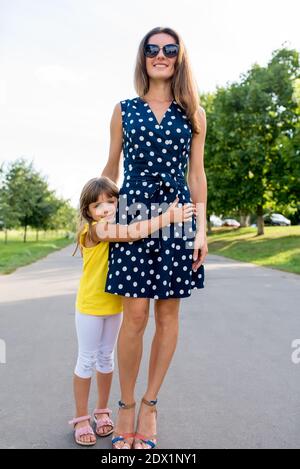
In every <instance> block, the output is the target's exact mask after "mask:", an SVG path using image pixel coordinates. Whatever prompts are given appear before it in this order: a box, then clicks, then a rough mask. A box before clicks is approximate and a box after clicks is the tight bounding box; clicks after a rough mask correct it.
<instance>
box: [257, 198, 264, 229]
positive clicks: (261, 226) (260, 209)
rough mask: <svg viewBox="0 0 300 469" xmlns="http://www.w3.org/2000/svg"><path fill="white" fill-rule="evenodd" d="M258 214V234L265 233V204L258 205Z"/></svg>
mask: <svg viewBox="0 0 300 469" xmlns="http://www.w3.org/2000/svg"><path fill="white" fill-rule="evenodd" d="M256 215H257V236H261V235H263V234H264V219H263V206H262V205H258V206H257V209H256Z"/></svg>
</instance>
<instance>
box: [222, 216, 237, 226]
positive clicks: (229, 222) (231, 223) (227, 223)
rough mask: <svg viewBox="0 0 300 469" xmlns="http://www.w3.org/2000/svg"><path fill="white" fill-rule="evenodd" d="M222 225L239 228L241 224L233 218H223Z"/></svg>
mask: <svg viewBox="0 0 300 469" xmlns="http://www.w3.org/2000/svg"><path fill="white" fill-rule="evenodd" d="M223 226H233V227H235V228H239V227H240V226H241V224H240V223H239V222H238V221H237V220H234V218H224V220H223Z"/></svg>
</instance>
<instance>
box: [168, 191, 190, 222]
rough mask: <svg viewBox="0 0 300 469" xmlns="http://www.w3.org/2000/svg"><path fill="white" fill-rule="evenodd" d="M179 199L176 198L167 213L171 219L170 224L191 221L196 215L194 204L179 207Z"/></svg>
mask: <svg viewBox="0 0 300 469" xmlns="http://www.w3.org/2000/svg"><path fill="white" fill-rule="evenodd" d="M178 201H179V197H176V199H175V200H174V202H172V203H171V205H170V206H169V208H168V209H167V211H166V213H168V215H169V217H170V223H181V222H185V221H191V220H192V215H193V214H194V213H195V205H194V204H192V203H188V204H184V205H183V207H177V205H178Z"/></svg>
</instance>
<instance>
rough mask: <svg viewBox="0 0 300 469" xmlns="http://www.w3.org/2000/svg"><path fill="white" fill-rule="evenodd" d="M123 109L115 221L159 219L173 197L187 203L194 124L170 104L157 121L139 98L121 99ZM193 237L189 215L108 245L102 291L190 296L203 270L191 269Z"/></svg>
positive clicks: (142, 295) (201, 285)
mask: <svg viewBox="0 0 300 469" xmlns="http://www.w3.org/2000/svg"><path fill="white" fill-rule="evenodd" d="M121 108H122V128H123V154H124V181H123V184H122V187H121V188H120V194H119V203H118V208H117V213H116V216H117V223H121V224H129V223H130V222H132V221H133V220H140V219H147V218H150V217H151V216H154V215H158V214H159V213H162V212H164V211H165V210H166V209H167V207H168V206H169V204H170V203H171V202H173V200H174V199H175V196H176V194H178V197H179V205H180V204H184V203H186V202H191V196H190V191H189V188H188V186H187V183H186V179H185V174H186V170H187V163H188V158H189V154H190V148H191V138H192V125H191V122H190V121H189V119H187V116H186V114H185V112H184V110H183V108H181V107H180V106H179V105H178V104H177V103H176V101H175V100H174V101H172V103H171V104H170V106H169V108H168V109H167V111H166V112H165V114H164V116H163V118H162V120H161V122H158V121H157V119H156V117H155V115H154V113H153V112H152V110H151V108H150V106H149V104H148V103H146V102H145V101H144V100H143V99H142V98H140V97H136V98H133V99H126V100H124V101H121ZM124 207H125V209H124ZM122 208H123V209H122ZM194 234H195V219H194V217H193V219H192V221H191V222H187V223H176V224H170V225H169V226H167V227H165V228H163V229H161V230H158V231H157V232H155V233H153V234H152V236H149V237H147V238H144V239H141V240H138V241H135V242H126V243H124V242H111V243H110V250H109V266H108V275H107V281H106V288H105V291H106V292H108V293H112V294H116V295H123V296H128V297H134V298H154V299H160V298H184V297H189V296H190V295H191V291H192V290H193V289H196V288H197V289H198V288H204V266H203V265H202V266H200V268H199V269H198V270H197V271H196V272H194V271H193V270H192V263H193V261H192V255H193V240H194Z"/></svg>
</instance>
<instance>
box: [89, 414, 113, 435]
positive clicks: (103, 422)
mask: <svg viewBox="0 0 300 469" xmlns="http://www.w3.org/2000/svg"><path fill="white" fill-rule="evenodd" d="M111 413H112V411H111V410H110V409H95V410H94V412H93V415H94V422H95V424H96V433H97V435H98V436H101V437H104V436H108V435H111V433H112V432H113V431H114V423H113V421H112V420H111V419H110V417H100V418H97V417H96V415H98V414H108V415H109V416H110V415H111ZM103 427H111V429H110V430H108V431H107V432H105V433H101V432H99V430H100V428H103Z"/></svg>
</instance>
